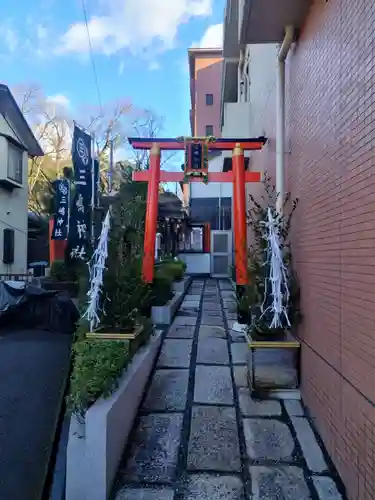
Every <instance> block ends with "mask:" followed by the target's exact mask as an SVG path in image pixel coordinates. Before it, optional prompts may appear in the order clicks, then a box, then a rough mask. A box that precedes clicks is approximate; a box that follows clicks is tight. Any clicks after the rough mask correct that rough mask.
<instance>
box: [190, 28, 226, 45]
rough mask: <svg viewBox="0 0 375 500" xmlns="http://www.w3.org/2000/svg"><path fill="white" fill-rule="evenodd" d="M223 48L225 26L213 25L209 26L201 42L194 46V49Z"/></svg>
mask: <svg viewBox="0 0 375 500" xmlns="http://www.w3.org/2000/svg"><path fill="white" fill-rule="evenodd" d="M222 46H223V24H212V25H211V26H209V27H208V28H207V29H206V31H205V33H204V35H203V37H202V38H201V40H200V42H195V43H193V44H192V47H194V48H201V49H221V48H222Z"/></svg>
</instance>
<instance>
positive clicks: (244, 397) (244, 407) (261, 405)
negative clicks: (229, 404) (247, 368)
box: [238, 387, 281, 417]
mask: <svg viewBox="0 0 375 500" xmlns="http://www.w3.org/2000/svg"><path fill="white" fill-rule="evenodd" d="M238 398H239V402H240V410H241V414H242V415H243V416H245V417H270V416H281V404H280V402H279V401H276V400H267V401H264V400H256V399H253V398H252V397H251V396H250V391H249V389H248V388H247V387H240V388H239V389H238Z"/></svg>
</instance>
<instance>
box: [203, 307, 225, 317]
mask: <svg viewBox="0 0 375 500" xmlns="http://www.w3.org/2000/svg"><path fill="white" fill-rule="evenodd" d="M218 317H219V318H220V319H222V316H221V311H220V309H219V310H217V311H215V310H210V311H203V313H202V318H218Z"/></svg>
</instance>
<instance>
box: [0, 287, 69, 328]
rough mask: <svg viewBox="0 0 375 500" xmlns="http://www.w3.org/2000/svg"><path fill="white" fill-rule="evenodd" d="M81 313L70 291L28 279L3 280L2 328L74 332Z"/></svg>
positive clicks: (1, 300) (0, 290)
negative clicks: (54, 289)
mask: <svg viewBox="0 0 375 500" xmlns="http://www.w3.org/2000/svg"><path fill="white" fill-rule="evenodd" d="M78 318H79V314H78V311H77V308H76V306H75V305H74V304H73V302H72V300H71V298H70V297H69V295H68V294H67V293H66V292H58V291H53V290H44V289H43V288H41V287H38V286H35V285H31V284H28V283H25V282H17V281H16V282H15V281H2V282H0V328H7V329H9V328H12V329H14V328H28V329H38V330H49V331H54V332H60V333H61V332H63V333H73V332H74V330H75V325H76V322H77V321H78Z"/></svg>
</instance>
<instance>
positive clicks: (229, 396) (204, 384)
mask: <svg viewBox="0 0 375 500" xmlns="http://www.w3.org/2000/svg"><path fill="white" fill-rule="evenodd" d="M194 402H195V403H208V404H229V405H230V404H234V403H233V385H232V377H231V372H230V368H229V366H199V365H198V366H197V368H196V371H195V387H194Z"/></svg>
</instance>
